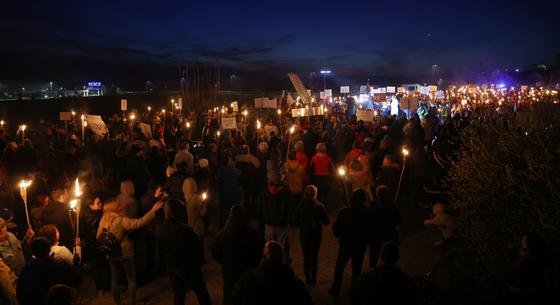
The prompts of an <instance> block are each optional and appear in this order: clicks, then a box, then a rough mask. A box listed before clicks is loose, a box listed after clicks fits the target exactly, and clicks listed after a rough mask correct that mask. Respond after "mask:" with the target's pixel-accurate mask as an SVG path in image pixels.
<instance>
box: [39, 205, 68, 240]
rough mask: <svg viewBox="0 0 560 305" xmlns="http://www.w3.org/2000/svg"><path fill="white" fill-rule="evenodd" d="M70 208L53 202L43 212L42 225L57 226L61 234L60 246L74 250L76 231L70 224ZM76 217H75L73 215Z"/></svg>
mask: <svg viewBox="0 0 560 305" xmlns="http://www.w3.org/2000/svg"><path fill="white" fill-rule="evenodd" d="M68 211H69V206H68V205H67V204H64V203H62V202H58V201H55V200H52V201H51V202H49V204H48V205H47V206H46V207H45V209H44V210H43V220H42V221H41V224H42V225H43V226H44V225H56V227H57V229H58V232H60V242H59V243H60V245H61V246H65V247H66V248H68V249H74V229H73V227H72V224H71V223H70V216H69V214H68ZM72 216H73V217H74V215H72Z"/></svg>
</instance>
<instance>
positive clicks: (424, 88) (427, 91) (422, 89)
mask: <svg viewBox="0 0 560 305" xmlns="http://www.w3.org/2000/svg"><path fill="white" fill-rule="evenodd" d="M420 93H421V94H430V87H427V86H422V87H420Z"/></svg>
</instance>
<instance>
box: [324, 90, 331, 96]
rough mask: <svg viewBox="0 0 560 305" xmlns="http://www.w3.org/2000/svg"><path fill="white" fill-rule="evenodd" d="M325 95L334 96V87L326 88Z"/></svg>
mask: <svg viewBox="0 0 560 305" xmlns="http://www.w3.org/2000/svg"><path fill="white" fill-rule="evenodd" d="M325 96H326V97H329V96H332V89H325Z"/></svg>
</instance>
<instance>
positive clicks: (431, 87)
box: [428, 86, 437, 92]
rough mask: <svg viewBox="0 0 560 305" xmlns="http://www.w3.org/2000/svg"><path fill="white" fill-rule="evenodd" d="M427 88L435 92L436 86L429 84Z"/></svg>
mask: <svg viewBox="0 0 560 305" xmlns="http://www.w3.org/2000/svg"><path fill="white" fill-rule="evenodd" d="M428 88H430V92H436V91H437V86H429V87H428Z"/></svg>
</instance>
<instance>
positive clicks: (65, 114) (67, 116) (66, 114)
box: [60, 112, 72, 121]
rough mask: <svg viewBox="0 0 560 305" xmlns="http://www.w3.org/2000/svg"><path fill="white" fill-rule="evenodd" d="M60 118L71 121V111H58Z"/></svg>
mask: <svg viewBox="0 0 560 305" xmlns="http://www.w3.org/2000/svg"><path fill="white" fill-rule="evenodd" d="M60 120H61V121H71V120H72V113H71V112H61V113H60Z"/></svg>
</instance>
